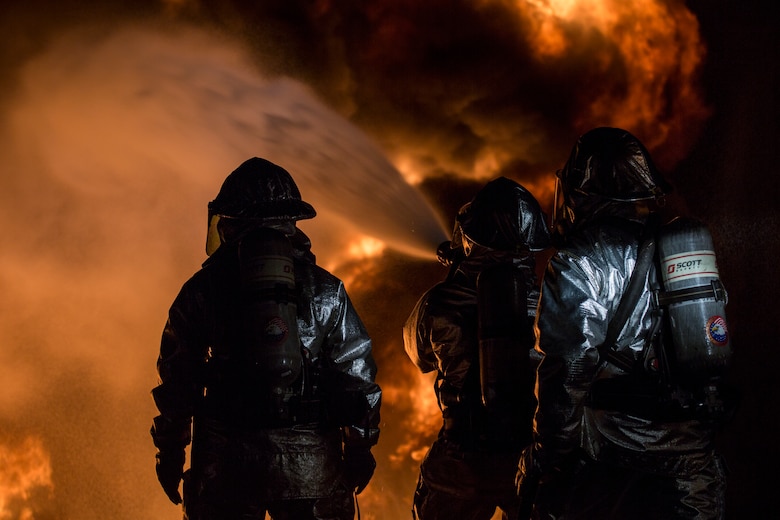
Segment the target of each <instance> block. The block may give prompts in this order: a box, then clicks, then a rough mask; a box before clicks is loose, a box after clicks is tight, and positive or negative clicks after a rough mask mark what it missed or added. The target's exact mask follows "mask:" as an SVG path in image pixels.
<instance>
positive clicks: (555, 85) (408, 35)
mask: <svg viewBox="0 0 780 520" xmlns="http://www.w3.org/2000/svg"><path fill="white" fill-rule="evenodd" d="M33 4H34V5H37V6H38V7H41V6H42V5H43V4H45V2H33ZM634 4H636V5H635V7H626V5H625V3H623V2H619V1H618V0H603V1H596V0H592V1H585V0H582V1H580V2H555V1H530V0H529V1H527V2H508V1H503V0H485V1H480V2H452V1H444V0H434V1H430V2H419V1H412V0H408V1H406V0H401V1H398V0H388V1H386V2H382V1H379V2H370V3H360V2H357V3H355V2H327V1H324V2H294V1H287V0H284V1H282V0H280V1H278V2H262V3H257V2H250V1H238V0H236V1H209V0H202V1H190V2H188V1H169V2H164V3H158V2H152V1H150V2H140V3H139V4H138V5H139V6H142V7H138V10H139V11H144V12H145V13H147V14H154V15H155V16H156V17H157V18H155V20H156V22H159V21H160V20H161V19H164V20H165V22H166V23H154V24H150V23H145V22H147V21H148V19H147V18H142V19H141V20H142V21H143V22H144V23H139V20H138V19H137V18H136V15H137V13H135V12H132V13H131V12H125V11H123V9H122V8H120V7H116V8H115V9H113V10H112V11H113V12H112V14H111V18H110V19H109V20H110V23H109V22H106V23H100V21H99V20H96V19H93V20H91V21H92V22H93V23H90V24H89V25H88V26H85V27H80V26H79V27H76V24H75V23H73V20H75V19H78V18H79V15H80V14H83V15H85V16H87V11H79V10H74V11H69V10H68V9H67V8H66V7H67V6H74V5H78V6H81V4H80V2H76V1H75V0H74V1H73V2H60V3H57V4H56V7H55V6H54V5H52V9H53V10H54V11H53V13H54V14H51V13H49V16H47V17H46V18H47V22H46V24H44V27H43V28H41V27H40V26H36V25H33V24H27V25H26V24H25V23H22V22H23V21H24V20H31V19H34V16H31V15H30V14H29V13H30V12H31V11H27V12H26V13H25V14H26V16H23V17H11V16H7V17H5V18H3V20H2V21H3V22H4V24H3V25H2V26H1V27H2V28H4V29H6V31H5V34H12V35H16V36H17V40H15V41H14V45H9V46H8V47H6V49H8V50H6V51H2V52H0V65H1V66H3V67H4V68H3V70H7V71H8V72H9V74H8V75H7V76H6V77H5V80H6V81H5V82H4V83H3V84H2V88H3V98H2V128H0V132H1V133H0V152H2V155H3V162H2V164H0V173H1V174H2V177H0V200H1V201H2V205H1V206H0V215H2V217H3V223H4V228H3V233H2V238H3V248H2V249H1V250H0V287H1V288H2V291H3V298H2V299H0V345H1V346H2V348H1V349H0V381H2V382H3V392H2V393H0V432H2V433H3V435H2V436H0V453H5V452H8V453H14V454H17V453H20V452H21V453H24V452H30V453H31V450H33V449H34V450H37V451H36V452H35V456H34V457H33V458H29V457H28V458H19V457H18V456H16V455H15V457H16V458H14V459H9V460H15V461H17V464H16V466H15V467H17V469H18V468H22V466H21V465H22V464H27V466H25V467H29V468H31V469H30V471H28V472H27V473H25V475H27V480H19V478H18V477H17V475H19V474H18V473H12V472H11V471H10V470H4V469H3V468H0V519H2V520H5V517H4V516H3V515H6V516H9V515H10V518H14V520H16V518H17V517H18V518H20V519H21V518H34V519H35V520H54V519H58V520H59V519H78V520H91V519H98V518H99V519H103V518H115V519H118V520H138V519H151V518H154V519H165V518H169V519H174V518H179V515H180V514H179V512H178V510H177V508H176V507H174V506H172V505H171V504H170V503H168V502H167V499H166V498H165V496H164V494H163V493H162V492H161V491H160V490H159V488H158V485H157V483H156V480H155V477H154V470H153V453H154V448H153V447H152V445H151V441H150V438H149V435H148V429H149V426H150V420H151V418H152V417H153V416H154V415H155V410H154V407H153V404H152V402H151V399H150V398H149V395H148V392H149V390H150V389H151V388H152V387H153V386H154V385H155V384H156V374H155V373H154V360H155V358H156V355H157V347H158V344H159V335H160V331H161V328H162V325H163V323H164V320H165V315H166V311H167V307H168V305H169V304H170V302H171V300H172V299H173V297H174V296H175V294H176V292H177V291H178V289H179V287H180V285H181V283H182V282H183V281H184V280H185V279H186V278H187V277H188V276H189V275H190V274H192V272H194V271H195V270H196V269H197V268H198V266H199V264H200V262H201V261H202V260H203V258H204V245H205V231H206V213H205V209H206V203H207V202H208V201H209V200H211V199H212V198H213V197H214V196H215V195H216V191H217V190H218V188H219V185H220V184H221V182H222V180H223V179H224V177H225V175H227V173H229V172H230V171H231V170H232V169H233V168H235V167H236V166H238V164H240V163H241V162H242V161H243V160H245V159H247V158H249V157H252V156H261V157H265V158H268V159H270V160H272V161H275V162H277V163H278V164H280V165H282V166H284V167H285V168H287V169H288V170H289V171H290V172H291V173H292V174H293V175H294V177H295V178H296V180H297V181H298V183H299V186H300V188H301V192H302V195H303V197H304V199H306V200H308V201H309V202H311V203H312V204H313V205H314V206H315V207H316V209H317V210H318V212H319V215H318V217H317V218H316V219H314V220H313V221H305V222H303V223H302V224H301V227H302V228H303V229H304V231H306V232H307V233H308V234H309V235H310V236H311V238H312V240H313V243H314V248H313V249H314V253H315V254H317V256H318V260H319V261H320V263H322V264H323V265H324V266H325V267H328V268H332V269H334V270H335V271H336V272H337V274H339V275H340V276H342V277H343V278H344V279H345V281H346V282H347V284H348V290H349V291H350V293H351V294H352V295H353V299H354V300H355V302H356V306H357V307H358V311H359V312H360V313H361V315H363V317H364V321H366V324H367V326H368V328H369V332H371V334H372V336H373V337H374V340H375V346H376V356H377V360H378V362H379V365H380V374H379V377H380V383H381V384H382V385H383V387H384V388H385V405H384V408H383V414H382V415H383V435H382V438H381V440H380V445H379V447H378V460H379V468H378V470H377V477H376V479H375V480H374V481H373V482H372V484H371V486H370V487H369V489H368V490H367V492H366V494H365V495H364V496H361V498H362V503H363V504H364V505H363V511H362V512H363V517H364V518H369V519H376V520H396V519H398V518H406V517H408V514H409V513H408V511H409V506H410V503H409V501H410V500H411V493H412V491H413V489H414V483H415V479H416V470H417V465H418V464H419V461H420V457H421V456H422V454H423V453H424V451H425V448H426V447H427V445H428V444H429V442H430V440H431V438H432V437H433V436H435V434H436V429H437V428H438V416H437V414H436V409H435V405H434V403H433V401H432V389H431V381H430V379H429V378H426V377H423V376H420V375H418V374H417V373H416V369H415V368H414V367H413V366H412V365H411V364H410V363H408V362H407V361H406V360H405V359H404V357H403V353H402V348H401V346H400V327H401V325H402V323H403V319H404V318H405V317H406V315H407V314H408V312H409V311H410V310H411V307H412V305H413V304H414V301H415V300H416V299H417V297H418V296H419V295H420V294H421V293H422V291H423V290H425V289H427V288H428V287H429V286H430V285H431V284H432V283H433V282H435V281H436V280H438V279H439V278H440V277H441V276H442V274H443V273H442V271H441V270H440V268H439V266H437V265H436V264H435V263H434V262H433V261H432V260H433V252H434V251H435V248H436V245H437V244H438V243H439V242H440V241H441V240H444V239H445V238H446V233H445V231H444V230H443V227H442V221H445V222H449V221H450V219H451V218H452V216H453V213H454V211H455V209H457V207H458V206H460V204H462V203H464V202H466V201H467V200H468V199H469V198H470V197H471V196H472V195H473V193H474V192H475V191H476V189H478V187H479V186H481V184H482V183H483V182H484V181H485V180H487V179H489V178H492V177H495V176H498V175H507V176H509V177H512V178H514V179H516V180H518V181H520V182H522V183H524V184H525V185H527V186H528V187H529V188H530V189H531V190H532V191H533V192H534V193H535V194H536V195H537V196H538V197H539V198H540V199H542V200H543V201H545V202H549V198H550V195H551V193H550V184H551V172H552V171H553V170H554V169H555V168H557V167H559V166H560V165H561V163H562V162H563V160H564V159H565V155H566V153H567V152H568V147H569V146H570V145H571V143H572V142H573V139H574V137H576V135H577V134H579V133H581V132H582V131H584V130H587V129H588V128H590V127H592V126H596V125H600V124H611V125H617V126H625V127H629V128H630V129H632V130H633V131H634V132H635V133H637V135H639V136H640V138H642V139H644V140H645V141H646V142H648V144H649V145H650V146H652V147H653V148H654V150H658V152H659V156H660V159H661V162H662V163H664V164H666V165H673V164H674V163H675V161H677V160H678V159H679V158H680V157H681V156H683V155H684V154H685V151H686V150H687V147H688V146H689V145H690V143H691V142H692V140H693V139H694V138H695V136H696V129H697V128H698V127H699V125H700V124H701V122H702V121H703V120H704V118H705V116H706V108H705V107H704V105H703V103H702V102H701V101H700V100H699V99H698V97H697V94H698V92H697V87H696V74H697V70H698V64H699V60H700V55H701V52H702V51H703V49H702V48H701V44H700V42H699V40H698V33H697V25H696V20H695V19H694V18H693V17H692V16H691V15H690V13H689V12H688V11H687V10H685V9H684V8H682V7H681V6H680V5H679V2H674V1H672V2H668V4H669V5H667V2H663V1H660V0H657V1H652V0H646V1H644V2H637V3H633V4H632V5H634ZM62 6H66V7H62ZM571 6H574V7H571ZM577 6H579V7H577ZM56 14H62V15H67V16H62V20H57V16H56ZM88 16H90V17H91V16H93V15H92V14H91V11H90V14H89V15H88ZM95 18H96V17H95ZM130 18H133V19H134V23H125V22H124V20H125V19H130ZM10 20H15V21H18V22H17V24H14V23H11V22H10ZM120 21H121V23H120ZM69 25H73V26H74V27H72V28H71V27H68V26H69ZM53 28H56V29H57V31H53V32H51V33H50V32H49V30H50V29H53ZM28 30H32V32H28ZM27 34H32V35H33V37H30V38H29V40H26V39H25V38H26V37H27V36H26V35H27ZM226 34H228V35H229V36H226ZM36 35H37V36H45V37H41V38H39V39H38V38H35V36H36ZM13 50H21V51H23V52H20V53H18V54H14V56H13V57H12V56H11V54H12V52H11V51H13ZM18 56H23V57H24V59H21V58H19V57H18ZM399 172H400V173H399ZM412 184H414V185H416V186H417V188H414V187H412V186H411V185H412ZM421 193H424V194H425V195H426V197H423V196H422V195H421ZM427 200H431V201H433V203H434V204H435V207H433V208H431V207H429V206H428V203H427ZM545 207H548V206H547V204H545ZM448 225H449V224H445V227H447V226H448ZM4 450H5V451H4ZM47 465H48V467H50V470H51V473H46V470H45V467H47ZM4 471H5V472H4ZM14 471H15V470H14ZM13 479H16V480H14V482H16V481H20V482H21V481H23V482H26V484H25V485H24V486H21V487H19V486H17V487H12V486H9V485H7V484H6V482H10V481H11V480H13ZM25 486H26V487H25ZM3 497H10V499H9V500H6V501H5V502H4V501H3ZM3 508H5V510H4V509H3ZM24 515H26V516H24Z"/></svg>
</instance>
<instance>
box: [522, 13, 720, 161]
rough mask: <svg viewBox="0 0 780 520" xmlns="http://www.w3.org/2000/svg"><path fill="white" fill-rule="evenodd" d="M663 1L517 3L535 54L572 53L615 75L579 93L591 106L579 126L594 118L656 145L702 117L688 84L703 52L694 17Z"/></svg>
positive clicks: (683, 131)
mask: <svg viewBox="0 0 780 520" xmlns="http://www.w3.org/2000/svg"><path fill="white" fill-rule="evenodd" d="M667 4H668V3H667V2H662V1H660V0H639V1H635V2H622V1H620V0H523V1H522V3H521V4H518V10H519V11H520V12H521V13H523V14H524V16H525V17H527V19H528V20H529V21H530V22H531V26H532V36H531V38H530V41H529V43H530V45H531V46H532V47H533V48H534V49H535V51H536V53H537V59H538V60H540V61H550V60H553V59H563V58H565V57H567V56H576V57H579V59H587V60H589V61H590V62H591V64H592V65H593V68H594V70H595V71H596V72H598V73H600V75H603V77H604V78H606V79H612V80H614V81H607V82H606V83H607V84H606V85H605V86H604V88H603V89H600V91H598V92H596V93H595V95H594V94H593V93H592V92H588V95H589V96H595V97H591V99H589V100H585V102H587V103H589V110H588V111H586V113H585V114H584V115H583V116H582V118H581V119H582V121H581V125H580V126H584V127H588V128H589V127H592V126H594V122H595V123H596V124H598V125H610V126H619V127H623V128H629V129H632V130H633V131H634V132H637V133H639V134H640V135H642V136H643V140H644V142H645V144H646V145H647V146H648V147H649V148H655V147H656V146H657V145H659V144H662V143H664V142H667V141H669V140H671V139H676V138H678V137H685V136H686V128H684V127H685V126H686V125H685V122H689V121H701V120H702V119H704V117H706V115H707V114H708V109H707V108H706V107H705V106H704V105H703V102H702V101H701V99H699V95H698V92H697V91H696V89H695V88H694V85H695V83H696V74H697V72H698V70H699V68H700V66H701V62H702V60H703V57H704V55H705V48H704V44H703V43H702V42H701V39H700V36H699V24H698V21H697V20H696V17H695V16H694V15H693V14H692V13H691V12H690V11H688V10H687V9H686V8H685V7H684V6H681V5H677V4H673V5H667ZM582 51H585V52H587V54H585V55H582V54H580V53H581V52H582ZM669 91H673V92H674V95H671V96H670V95H669ZM688 134H690V132H688ZM645 135H647V136H648V137H645Z"/></svg>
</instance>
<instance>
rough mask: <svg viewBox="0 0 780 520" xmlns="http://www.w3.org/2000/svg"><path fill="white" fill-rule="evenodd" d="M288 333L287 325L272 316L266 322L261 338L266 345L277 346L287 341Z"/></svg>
mask: <svg viewBox="0 0 780 520" xmlns="http://www.w3.org/2000/svg"><path fill="white" fill-rule="evenodd" d="M288 331H289V329H288V327H287V323H286V322H285V321H284V320H283V319H282V318H280V317H279V316H274V317H273V318H271V319H270V320H268V321H267V322H266V324H265V329H264V330H263V336H264V337H265V339H266V341H268V343H270V344H272V345H278V344H279V343H282V342H283V341H284V340H285V339H287V332H288Z"/></svg>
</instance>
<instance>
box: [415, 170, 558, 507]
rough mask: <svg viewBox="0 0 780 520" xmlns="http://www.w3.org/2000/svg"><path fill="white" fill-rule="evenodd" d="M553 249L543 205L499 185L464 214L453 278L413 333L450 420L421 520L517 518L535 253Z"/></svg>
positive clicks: (428, 462)
mask: <svg viewBox="0 0 780 520" xmlns="http://www.w3.org/2000/svg"><path fill="white" fill-rule="evenodd" d="M548 246H549V232H548V230H547V226H546V224H545V218H544V215H543V213H542V211H541V209H540V208H539V204H538V202H537V201H536V199H535V198H534V197H533V195H531V193H530V192H528V191H527V190H526V189H525V188H524V187H523V186H521V185H520V184H518V183H516V182H514V181H512V180H510V179H508V178H506V177H499V178H497V179H495V180H493V181H490V182H488V183H487V184H486V185H485V186H484V187H483V188H482V189H481V190H480V191H479V192H478V193H477V194H476V195H475V196H474V198H473V199H472V200H471V201H470V202H469V203H468V204H466V205H465V206H464V207H463V208H462V209H461V210H460V211H459V212H458V215H457V217H456V220H455V228H454V231H453V235H452V240H451V241H449V242H445V243H444V244H442V245H441V246H440V247H439V251H438V256H439V260H440V261H441V262H442V263H443V264H444V265H446V266H449V274H448V275H447V277H446V279H445V280H443V281H442V282H440V283H438V284H436V285H435V286H433V287H432V288H431V289H429V290H428V291H427V292H426V293H425V294H424V295H423V296H422V297H421V298H420V300H419V301H418V302H417V304H416V306H415V308H414V310H413V311H412V312H411V315H410V316H409V318H408V320H407V322H406V324H405V326H404V329H403V338H404V344H405V349H406V353H407V354H408V356H409V358H410V359H411V360H412V361H413V362H414V364H415V365H416V366H417V367H418V368H419V369H420V370H421V371H422V372H423V373H426V372H433V371H436V382H435V388H434V390H435V392H436V396H437V399H438V404H439V407H440V409H441V412H442V418H443V425H442V427H441V429H440V431H439V435H438V438H437V440H436V441H435V442H434V443H433V445H432V446H431V448H430V450H429V451H428V453H427V455H426V456H425V459H424V460H423V462H422V464H421V466H420V476H419V481H418V486H417V490H416V492H415V496H414V509H413V510H414V513H415V514H416V515H417V518H419V519H420V520H434V519H446V520H449V519H452V518H470V519H474V520H478V519H485V520H488V519H490V518H492V517H493V514H494V512H495V511H496V508H500V509H501V510H502V511H503V514H504V518H510V517H511V516H513V515H514V514H515V512H516V511H517V502H518V501H517V496H516V493H515V486H514V480H515V471H516V467H517V461H518V459H519V455H520V453H521V451H522V449H523V447H525V446H526V445H527V444H528V443H529V442H530V441H531V430H532V427H531V419H532V416H533V411H534V408H535V401H534V397H533V382H534V377H533V376H534V369H535V366H536V362H537V361H538V358H536V357H535V352H534V350H533V344H534V342H533V330H532V325H533V316H534V314H535V310H536V302H537V298H538V294H539V293H538V285H537V278H536V274H535V265H536V261H535V253H536V252H538V251H541V250H543V249H545V248H547V247H548Z"/></svg>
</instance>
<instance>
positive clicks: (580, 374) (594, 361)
mask: <svg viewBox="0 0 780 520" xmlns="http://www.w3.org/2000/svg"><path fill="white" fill-rule="evenodd" d="M642 229H643V228H642V226H640V225H639V224H637V223H635V222H630V221H629V220H626V219H623V218H619V219H618V218H611V217H605V218H600V219H594V220H593V221H592V222H591V223H589V224H588V225H584V226H582V227H581V228H580V229H578V230H577V231H576V232H572V233H570V234H569V235H568V236H567V237H566V242H565V244H564V245H562V246H561V248H560V249H559V250H558V252H557V253H556V254H555V255H554V256H553V258H552V259H551V261H550V263H549V265H548V269H547V273H546V275H545V277H544V280H543V283H542V293H541V299H540V303H539V310H538V317H537V328H538V334H539V335H538V343H537V348H538V350H539V352H540V353H541V354H542V355H543V359H542V361H541V363H540V365H539V368H538V387H537V398H538V400H539V408H538V411H537V413H536V421H535V428H536V431H535V436H536V439H535V447H534V450H533V451H534V457H535V461H534V464H535V465H536V467H537V469H540V470H541V472H542V473H543V474H546V475H547V476H548V477H549V476H551V475H554V474H556V472H561V473H560V475H567V476H568V477H569V480H567V479H566V478H563V477H562V478H560V479H559V482H557V485H562V486H563V488H562V489H564V490H565V492H569V491H571V490H577V489H589V490H590V493H591V494H590V496H588V493H586V492H584V491H583V492H582V493H581V494H580V495H579V498H578V499H575V502H576V501H577V500H579V502H577V503H576V505H574V504H571V503H570V504H568V506H567V505H565V500H564V499H563V497H564V496H566V495H565V493H561V492H560V488H558V489H557V490H556V491H553V489H555V488H554V487H553V486H552V485H550V486H549V489H548V491H547V492H546V493H545V492H544V489H543V488H544V486H542V488H540V491H539V495H538V497H537V509H538V510H539V511H540V512H541V518H553V517H554V518H566V519H570V518H596V517H598V518H702V519H703V518H720V517H721V516H720V515H722V514H723V513H722V507H720V506H721V505H722V503H723V491H724V472H723V466H722V462H721V461H720V458H719V457H718V456H717V454H716V453H715V452H714V450H713V446H712V443H713V436H714V433H715V432H714V426H713V425H711V424H707V423H704V422H700V421H698V420H695V419H693V418H688V419H685V418H680V417H674V418H672V417H669V418H668V419H667V418H664V417H651V418H648V417H645V416H644V414H643V413H642V411H641V410H640V409H639V406H637V410H635V411H632V410H630V409H629V410H609V409H601V408H598V407H592V406H590V405H589V404H588V403H589V393H590V391H591V389H592V385H593V384H594V382H595V381H597V380H600V379H604V378H616V377H626V373H625V372H623V371H622V370H621V369H619V368H617V367H615V366H614V365H612V364H611V363H609V362H606V363H605V362H603V360H600V358H599V353H598V346H599V345H600V344H601V343H603V342H604V340H605V337H606V335H607V328H608V325H609V323H610V320H611V319H612V318H613V317H614V315H615V312H616V310H617V307H618V305H619V303H620V300H621V297H622V295H623V292H624V290H625V288H626V286H627V284H628V281H629V277H630V276H631V273H632V271H633V269H634V267H635V263H636V259H637V251H638V247H639V243H640V239H641V233H642ZM656 276H657V275H656V269H655V266H652V267H651V269H650V271H649V273H648V274H647V275H646V276H645V277H644V286H645V291H644V292H643V294H642V296H641V297H640V298H639V301H638V302H637V304H636V306H635V308H634V310H633V312H632V313H631V315H630V317H629V319H628V321H627V322H626V325H625V327H624V328H623V330H622V332H621V333H620V334H619V336H618V339H617V342H616V347H617V351H618V352H619V353H622V354H623V355H626V356H627V357H628V358H629V359H634V360H639V358H640V354H641V353H642V349H643V347H644V345H645V340H646V339H647V338H648V335H649V332H650V331H651V330H652V328H653V325H654V323H653V320H654V316H653V314H652V302H651V288H652V287H651V286H652V284H653V283H654V282H653V280H655V279H656ZM640 364H641V363H640ZM583 461H585V462H583ZM593 461H596V465H595V466H592V467H591V468H590V470H588V469H586V470H582V469H581V465H582V464H584V463H587V464H590V463H592V462H593ZM587 464H586V465H587ZM578 467H580V470H578V469H577V468H578ZM594 467H595V468H598V469H596V470H595V473H594V472H593V468H594ZM526 469H529V468H526ZM624 470H625V471H628V472H629V473H628V475H632V476H630V477H629V476H626V474H625V473H621V471H624ZM640 474H641V475H640ZM598 475H601V476H602V477H604V478H603V479H602V478H600V477H599V476H598ZM609 475H613V476H614V475H621V477H620V478H622V479H623V480H622V482H617V483H616V482H611V484H607V480H606V479H607V476H609ZM642 475H643V476H654V477H659V478H658V479H655V480H654V479H652V478H651V479H650V480H649V481H643V483H642V484H641V485H642V486H644V489H642V490H641V493H640V494H635V495H634V496H644V497H649V498H647V499H646V501H644V502H641V503H640V502H634V503H631V504H626V503H621V502H620V501H619V497H620V493H621V492H623V491H625V490H626V489H627V487H625V486H630V485H631V483H632V482H633V483H634V484H636V483H637V482H639V480H637V479H640V478H644V477H643V476H642ZM553 480H554V479H553ZM561 481H565V482H561ZM609 485H611V486H612V489H613V490H614V489H616V487H615V486H617V487H618V488H619V489H618V490H617V491H616V492H615V493H616V496H617V497H618V498H616V497H615V496H612V497H610V498H609V499H604V496H605V494H606V493H607V492H608V491H609V489H608V486H609ZM665 486H668V487H665ZM634 491H637V490H634ZM583 495H585V496H584V497H583ZM599 501H603V502H605V503H607V504H609V505H610V508H611V511H612V513H613V514H617V516H608V515H605V516H599V513H598V511H599V510H598V509H597V507H598V503H599ZM610 501H611V502H610ZM561 509H563V510H561ZM561 513H563V515H562V516H558V515H560V514H561ZM589 515H591V516H589ZM592 515H595V516H592ZM621 515H623V516H621Z"/></svg>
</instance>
